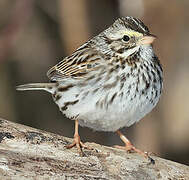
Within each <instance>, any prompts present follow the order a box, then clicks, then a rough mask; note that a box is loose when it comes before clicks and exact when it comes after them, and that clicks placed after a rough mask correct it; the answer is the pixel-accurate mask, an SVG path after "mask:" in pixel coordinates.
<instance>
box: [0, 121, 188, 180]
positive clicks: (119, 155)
mask: <svg viewBox="0 0 189 180" xmlns="http://www.w3.org/2000/svg"><path fill="white" fill-rule="evenodd" d="M71 142H72V139H70V138H66V137H63V136H60V135H57V134H53V133H49V132H45V131H42V130H38V129H34V128H31V127H28V126H24V125H21V124H16V123H13V122H10V121H7V120H4V119H0V179H5V178H6V179H7V178H11V179H12V178H13V179H19V180H20V179H22V180H23V179H90V180H91V179H104V180H105V179H107V180H111V179H118V180H119V179H127V180H134V179H140V180H142V179H145V180H148V179H149V180H151V179H170V180H174V179H175V180H176V179H180V180H181V179H182V180H184V179H189V167H188V166H185V165H182V164H178V163H176V162H172V161H169V160H165V159H161V158H158V157H154V156H153V159H154V160H155V162H156V163H155V165H153V164H150V163H149V162H148V161H147V160H145V159H144V158H143V157H141V156H140V155H137V154H135V153H126V152H125V151H122V150H117V149H115V148H111V147H105V146H101V145H98V144H95V143H87V145H89V146H91V147H93V148H94V149H95V150H84V154H85V156H84V157H80V156H79V154H78V153H77V149H76V148H72V149H66V147H65V146H66V145H67V144H69V143H71Z"/></svg>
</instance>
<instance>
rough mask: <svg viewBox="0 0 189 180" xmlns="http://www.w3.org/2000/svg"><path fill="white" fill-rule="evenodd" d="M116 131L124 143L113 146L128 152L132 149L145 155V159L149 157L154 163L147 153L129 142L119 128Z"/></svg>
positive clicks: (152, 161)
mask: <svg viewBox="0 0 189 180" xmlns="http://www.w3.org/2000/svg"><path fill="white" fill-rule="evenodd" d="M116 133H117V134H118V135H119V137H120V139H121V140H122V141H123V142H124V143H125V146H117V145H116V146H114V147H115V148H118V149H123V150H126V151H128V152H132V151H134V152H136V153H138V154H140V155H142V156H143V157H145V158H146V159H149V160H150V162H151V163H152V164H154V163H155V161H154V160H153V159H152V158H151V157H149V156H148V154H147V153H145V152H143V151H141V150H140V149H137V148H135V147H134V146H133V145H132V144H131V142H130V141H129V140H128V139H127V138H126V136H124V135H123V134H122V133H121V132H120V131H119V130H118V131H116Z"/></svg>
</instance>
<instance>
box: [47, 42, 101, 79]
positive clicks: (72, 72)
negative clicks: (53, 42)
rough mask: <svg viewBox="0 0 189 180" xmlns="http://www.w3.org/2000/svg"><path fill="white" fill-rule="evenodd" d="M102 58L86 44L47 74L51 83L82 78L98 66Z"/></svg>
mask: <svg viewBox="0 0 189 180" xmlns="http://www.w3.org/2000/svg"><path fill="white" fill-rule="evenodd" d="M101 60H102V57H101V56H100V55H99V54H98V52H97V51H96V50H94V49H93V48H91V47H88V46H87V44H86V46H85V48H84V46H81V47H80V48H78V49H77V50H76V51H75V52H74V53H73V54H72V55H71V56H68V57H66V58H64V59H63V60H62V61H60V62H59V63H58V64H56V65H55V66H53V67H52V68H51V69H49V71H48V72H47V76H48V78H49V79H50V80H52V81H61V80H62V79H64V78H67V77H73V78H82V77H83V76H84V75H86V74H87V73H88V72H90V71H91V70H93V69H94V68H95V67H97V66H98V65H99V64H100V61H101Z"/></svg>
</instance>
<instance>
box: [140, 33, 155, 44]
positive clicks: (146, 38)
mask: <svg viewBox="0 0 189 180" xmlns="http://www.w3.org/2000/svg"><path fill="white" fill-rule="evenodd" d="M156 38H157V37H156V36H155V35H152V34H150V35H147V36H144V37H142V38H141V40H140V42H139V43H140V44H141V45H148V44H152V43H153V42H154V40H155V39H156Z"/></svg>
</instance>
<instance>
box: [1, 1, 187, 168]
mask: <svg viewBox="0 0 189 180" xmlns="http://www.w3.org/2000/svg"><path fill="white" fill-rule="evenodd" d="M188 9H189V1H188V0H182V1H181V0H167V1H165V0H151V1H149V0H111V1H110V0H101V1H96V0H90V1H89V0H88V1H87V0H77V1H76V0H53V1H52V0H29V1H28V0H27V1H26V0H15V1H12V0H1V1H0V12H1V16H0V82H1V86H0V117H2V118H5V119H8V120H10V121H14V122H19V123H22V124H26V125H29V126H33V127H36V128H39V129H44V130H47V131H51V132H55V133H59V134H62V135H65V136H68V137H72V136H73V133H74V123H73V122H72V121H70V120H68V119H66V118H65V117H64V116H62V114H61V113H60V112H59V110H58V107H57V106H56V105H55V104H54V102H53V101H52V98H51V96H50V95H49V94H47V93H45V92H36V91H35V92H31V91H30V92H16V91H15V86H16V85H19V84H23V83H28V82H47V81H48V79H47V77H46V72H47V70H48V69H49V68H50V67H51V66H53V65H55V64H56V63H57V62H58V61H59V59H60V57H65V56H67V55H68V54H70V53H71V52H73V50H74V49H76V48H77V47H78V46H80V45H81V44H83V43H84V42H85V41H87V40H88V39H89V38H90V37H92V36H94V35H97V34H98V33H99V32H101V31H102V30H104V29H105V28H106V27H108V26H109V25H110V24H112V23H113V21H114V20H115V19H116V18H118V17H120V16H127V15H131V16H135V17H138V18H140V19H142V20H143V21H144V22H145V24H146V25H148V27H150V30H151V31H152V32H153V34H156V35H157V36H158V40H157V41H156V42H155V44H154V48H155V51H156V53H157V55H158V56H159V57H160V60H161V63H162V64H163V67H164V91H163V96H162V97H161V100H160V102H159V104H158V106H157V107H156V108H155V109H154V110H153V112H152V113H150V114H149V115H147V116H146V117H145V118H144V119H143V120H142V121H140V122H139V123H138V124H136V125H134V126H132V127H130V128H128V129H123V130H122V132H123V133H124V134H125V135H127V137H128V138H129V139H131V141H132V142H133V144H135V145H136V146H137V147H139V148H141V149H143V150H146V151H151V152H154V153H156V154H158V155H159V156H161V157H164V158H167V159H171V160H174V161H177V162H181V163H185V164H188V165H189V130H188V128H189V21H188V19H189V12H188ZM80 135H81V137H82V139H83V141H94V142H97V143H100V144H105V145H113V144H121V141H120V140H119V138H118V137H117V136H116V135H115V134H113V133H102V132H93V131H92V130H90V129H87V128H80Z"/></svg>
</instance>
